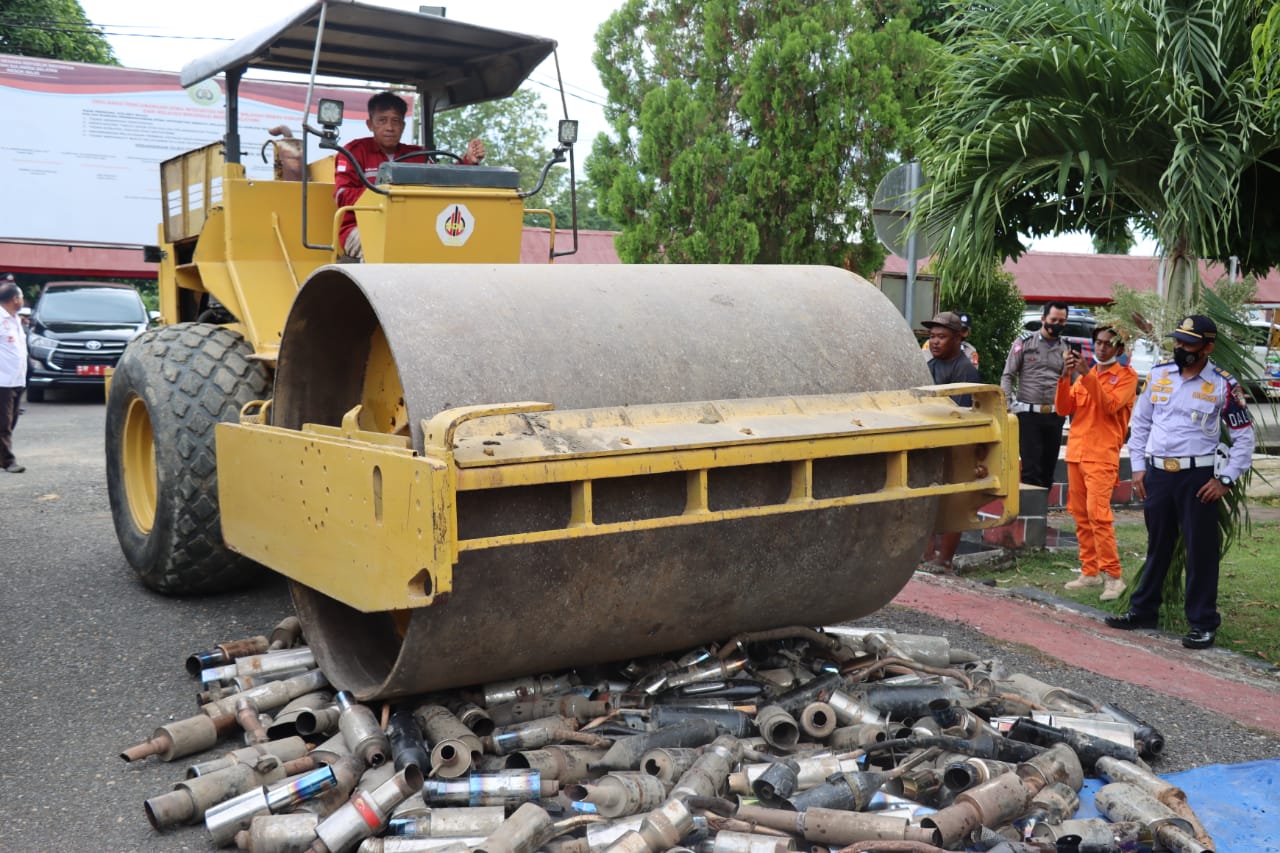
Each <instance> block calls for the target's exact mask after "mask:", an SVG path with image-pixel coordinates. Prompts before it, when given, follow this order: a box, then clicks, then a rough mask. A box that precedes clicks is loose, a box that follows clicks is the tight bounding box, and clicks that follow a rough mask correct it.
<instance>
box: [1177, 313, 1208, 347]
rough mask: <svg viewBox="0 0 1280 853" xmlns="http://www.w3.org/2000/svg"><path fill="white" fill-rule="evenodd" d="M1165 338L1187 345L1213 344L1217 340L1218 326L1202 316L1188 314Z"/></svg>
mask: <svg viewBox="0 0 1280 853" xmlns="http://www.w3.org/2000/svg"><path fill="white" fill-rule="evenodd" d="M1165 337H1168V338H1173V339H1174V340H1178V341H1182V342H1183V343H1187V344H1198V343H1213V342H1214V341H1216V340H1217V339H1218V326H1217V324H1215V323H1214V322H1213V321H1212V320H1210V319H1209V318H1208V317H1206V316H1204V315H1203V314H1190V315H1188V316H1186V317H1183V318H1182V322H1181V323H1179V324H1178V328H1176V329H1174V330H1173V331H1172V332H1170V333H1169V334H1168V335H1166V336H1165Z"/></svg>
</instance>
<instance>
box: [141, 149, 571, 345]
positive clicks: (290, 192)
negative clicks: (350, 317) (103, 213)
mask: <svg viewBox="0 0 1280 853" xmlns="http://www.w3.org/2000/svg"><path fill="white" fill-rule="evenodd" d="M332 167H333V158H332V157H330V158H326V159H325V160H322V161H319V162H317V163H312V164H310V165H309V166H308V169H309V170H310V173H311V174H312V175H313V176H324V175H327V176H328V180H327V181H320V180H312V182H311V184H310V186H309V187H308V190H307V217H308V222H309V223H310V228H311V233H310V234H309V235H308V236H309V239H311V240H317V241H320V242H327V243H329V244H331V245H333V246H335V248H333V249H308V248H305V247H304V246H303V245H302V241H301V234H302V203H301V201H302V184H301V183H299V182H297V181H278V180H256V179H252V180H251V179H248V178H246V177H245V170H244V166H243V165H241V164H238V163H226V162H224V160H223V156H222V143H221V142H219V143H214V144H212V145H207V146H205V147H203V148H197V149H195V150H193V151H188V152H186V153H185V154H182V155H179V156H178V157H175V158H173V159H171V160H168V161H166V162H165V163H164V164H163V165H162V167H161V191H162V194H163V196H164V203H165V216H164V218H163V220H162V222H161V224H160V229H159V231H160V234H159V236H160V243H161V246H162V248H163V249H164V250H165V251H164V253H163V257H162V260H161V262H160V271H159V274H160V282H161V286H160V313H161V315H162V317H163V319H164V322H166V323H176V322H178V321H179V320H180V319H182V316H181V314H182V312H181V311H180V309H179V298H178V293H179V290H189V291H193V292H195V293H205V292H207V293H209V294H211V295H212V296H213V297H214V298H215V299H217V300H218V302H219V303H221V304H222V305H223V306H224V307H225V308H226V309H227V310H228V311H229V312H230V313H231V314H232V315H234V316H235V317H236V318H237V320H238V323H237V324H235V328H236V329H237V330H238V331H240V332H241V333H242V334H243V335H244V336H245V338H246V339H247V340H248V341H249V343H250V344H251V345H252V346H253V349H254V352H255V354H256V355H257V357H259V358H261V359H264V360H266V361H267V362H269V363H274V360H275V357H276V354H277V353H278V351H279V347H280V337H281V334H282V332H283V330H284V321H285V317H286V316H287V314H288V311H289V307H290V306H291V305H292V304H293V298H294V296H295V294H296V293H297V291H298V288H299V287H300V286H301V284H302V282H304V281H305V280H306V279H307V277H308V276H310V275H311V273H312V272H314V271H315V270H316V269H317V268H318V267H320V266H321V265H323V264H327V263H333V262H334V261H336V260H337V259H338V256H339V255H340V254H341V247H338V246H337V235H338V228H339V225H340V223H341V219H342V215H343V213H345V212H346V211H348V210H354V211H355V213H356V219H357V222H358V223H359V225H360V236H361V242H362V245H363V248H364V254H365V262H366V263H470V264H476V263H519V261H520V242H521V238H522V234H523V229H522V224H523V216H524V213H525V210H524V203H523V201H522V200H521V199H520V197H519V194H518V193H517V192H516V191H515V190H513V189H496V188H489V187H437V186H417V185H413V186H407V185H396V186H383V187H382V189H385V190H387V191H388V194H387V195H380V194H377V193H365V195H364V196H362V197H361V199H360V201H359V203H358V204H356V205H354V206H351V207H344V208H338V207H336V206H335V204H334V200H333V179H332ZM455 209H458V210H461V211H465V212H466V214H467V216H466V217H465V219H466V225H467V227H466V229H465V238H466V239H465V240H457V239H453V240H450V241H446V240H445V238H444V236H443V232H442V231H441V230H440V228H439V219H440V217H441V216H442V215H444V214H446V213H447V212H448V211H450V210H455ZM554 230H555V223H554V218H553V220H552V235H553V236H552V239H553V240H554ZM553 245H554V243H553ZM179 256H181V257H182V258H184V259H185V262H181V263H180V262H179V260H178V259H179ZM188 319H190V318H188Z"/></svg>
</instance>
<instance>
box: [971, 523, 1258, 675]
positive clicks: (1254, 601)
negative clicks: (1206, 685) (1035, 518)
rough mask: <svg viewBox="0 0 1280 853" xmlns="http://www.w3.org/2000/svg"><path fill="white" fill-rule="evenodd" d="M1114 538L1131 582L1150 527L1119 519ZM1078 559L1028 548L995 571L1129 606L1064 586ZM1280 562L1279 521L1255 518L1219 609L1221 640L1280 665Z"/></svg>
mask: <svg viewBox="0 0 1280 853" xmlns="http://www.w3.org/2000/svg"><path fill="white" fill-rule="evenodd" d="M1051 523H1052V524H1053V525H1054V526H1055V527H1057V528H1059V529H1065V530H1073V529H1074V528H1075V524H1074V522H1073V521H1072V519H1071V516H1069V515H1066V514H1063V515H1061V516H1055V517H1054V518H1053V520H1052V522H1051ZM1116 542H1117V543H1118V545H1119V547H1120V564H1121V566H1122V567H1123V568H1124V580H1125V583H1127V584H1129V585H1130V587H1131V588H1132V584H1133V583H1134V581H1135V579H1136V578H1137V576H1138V571H1139V570H1140V569H1141V568H1142V561H1143V560H1144V559H1145V557H1146V553H1147V528H1146V526H1145V525H1143V524H1142V522H1140V521H1138V522H1127V521H1122V522H1120V523H1118V524H1116ZM1079 565H1080V561H1079V559H1078V557H1077V555H1076V553H1075V552H1074V551H1059V552H1049V551H1026V552H1022V553H1018V554H1016V555H1015V559H1014V562H1013V564H1012V565H1011V566H1009V567H1008V568H1007V569H1004V570H1002V571H999V572H996V573H995V575H994V577H995V580H996V583H997V584H999V585H1000V586H1001V587H1006V588H1007V587H1016V586H1029V587H1034V588H1037V589H1042V590H1045V591H1046V592H1052V593H1054V594H1055V595H1059V596H1061V597H1063V598H1067V599H1070V600H1072V601H1078V602H1080V603H1082V604H1088V605H1090V606H1093V607H1097V608H1098V609H1100V610H1107V611H1111V612H1114V613H1120V612H1123V611H1124V610H1125V609H1126V608H1127V596H1126V597H1123V598H1121V599H1120V600H1119V601H1099V600H1098V593H1099V592H1101V589H1100V588H1098V587H1094V588H1091V589H1084V590H1078V591H1072V590H1068V589H1063V588H1062V585H1063V584H1065V583H1066V582H1067V581H1069V580H1072V579H1074V578H1076V577H1078V576H1079V575H1078V574H1077V573H1075V572H1073V571H1072V569H1074V568H1078V567H1079ZM1277 565H1280V522H1275V521H1268V522H1254V524H1253V525H1252V529H1251V530H1249V531H1248V532H1245V531H1243V530H1242V531H1241V535H1240V539H1239V541H1238V542H1237V543H1236V545H1235V546H1234V547H1233V548H1232V549H1231V552H1230V553H1229V554H1227V556H1226V557H1225V558H1223V560H1222V565H1221V568H1220V571H1219V576H1218V611H1219V612H1220V613H1221V614H1222V627H1221V628H1219V629H1218V638H1217V644H1218V645H1219V646H1221V647H1222V648H1225V649H1231V650H1233V651H1236V652H1239V653H1241V654H1245V655H1251V656H1253V657H1257V658H1260V659H1261V660H1264V661H1266V662H1268V663H1271V664H1280V583H1277V581H1276V572H1275V567H1276V566H1277ZM1160 627H1161V628H1163V629H1164V630H1166V631H1170V632H1173V633H1176V634H1183V633H1186V631H1187V624H1186V620H1185V619H1183V618H1182V616H1181V615H1179V616H1178V619H1177V621H1176V622H1175V623H1168V622H1167V621H1165V622H1162V623H1161V626H1160Z"/></svg>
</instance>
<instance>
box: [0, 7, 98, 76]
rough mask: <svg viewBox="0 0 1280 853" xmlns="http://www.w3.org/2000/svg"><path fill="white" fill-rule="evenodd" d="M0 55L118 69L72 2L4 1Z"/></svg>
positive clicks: (1, 8) (0, 13) (86, 20)
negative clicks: (5, 54)
mask: <svg viewBox="0 0 1280 853" xmlns="http://www.w3.org/2000/svg"><path fill="white" fill-rule="evenodd" d="M0 53H11V54H15V55H17V56H38V57H43V58H45V59H62V60H65V61H67V62H88V63H92V64H94V65H119V64H120V63H119V61H117V60H116V55H115V53H114V52H113V51H112V50H111V45H110V44H108V43H107V39H106V37H105V36H104V35H103V34H102V30H101V28H99V27H96V26H94V25H93V22H92V21H90V20H89V19H88V18H87V17H85V14H84V9H82V8H80V4H79V3H77V2H76V0H5V2H4V4H3V5H2V6H0Z"/></svg>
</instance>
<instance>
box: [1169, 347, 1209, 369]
mask: <svg viewBox="0 0 1280 853" xmlns="http://www.w3.org/2000/svg"><path fill="white" fill-rule="evenodd" d="M1202 355H1204V353H1202V352H1188V351H1187V350H1184V349H1183V348H1182V347H1174V348H1173V363H1174V364H1176V365H1178V367H1179V369H1181V370H1186V369H1187V368H1188V367H1193V366H1195V364H1196V363H1197V362H1199V361H1200V356H1202Z"/></svg>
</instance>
